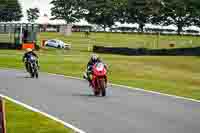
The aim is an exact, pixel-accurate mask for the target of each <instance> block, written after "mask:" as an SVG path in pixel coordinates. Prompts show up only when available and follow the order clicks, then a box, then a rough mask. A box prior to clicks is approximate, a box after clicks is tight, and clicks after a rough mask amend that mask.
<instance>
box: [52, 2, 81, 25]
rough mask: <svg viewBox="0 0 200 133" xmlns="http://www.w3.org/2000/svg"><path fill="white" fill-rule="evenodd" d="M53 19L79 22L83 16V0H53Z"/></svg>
mask: <svg viewBox="0 0 200 133" xmlns="http://www.w3.org/2000/svg"><path fill="white" fill-rule="evenodd" d="M51 4H52V5H53V7H52V8H51V15H52V16H53V18H52V19H63V20H65V21H66V22H67V23H73V22H78V21H79V20H80V19H81V18H83V13H84V10H83V9H82V0H52V2H51Z"/></svg>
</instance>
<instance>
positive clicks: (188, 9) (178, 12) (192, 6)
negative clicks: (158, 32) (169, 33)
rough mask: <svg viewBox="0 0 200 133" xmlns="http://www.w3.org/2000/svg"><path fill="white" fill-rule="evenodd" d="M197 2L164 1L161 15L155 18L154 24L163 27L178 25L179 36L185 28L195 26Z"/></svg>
mask: <svg viewBox="0 0 200 133" xmlns="http://www.w3.org/2000/svg"><path fill="white" fill-rule="evenodd" d="M196 4H197V1H195V0H163V5H162V7H161V9H160V11H159V14H157V15H156V16H154V17H153V19H152V22H153V23H155V24H162V25H176V26H177V27H178V31H177V32H178V34H180V33H181V31H182V29H183V27H187V26H191V25H194V24H195V23H194V20H196V17H197V16H198V10H199V9H198V8H196Z"/></svg>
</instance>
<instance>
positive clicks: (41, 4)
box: [19, 0, 51, 20]
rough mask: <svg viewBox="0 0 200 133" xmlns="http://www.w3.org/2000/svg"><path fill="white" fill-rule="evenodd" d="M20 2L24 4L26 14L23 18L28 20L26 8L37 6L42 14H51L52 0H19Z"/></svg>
mask: <svg viewBox="0 0 200 133" xmlns="http://www.w3.org/2000/svg"><path fill="white" fill-rule="evenodd" d="M19 2H20V3H21V5H22V9H23V14H24V16H25V17H24V18H23V20H26V10H27V9H28V8H35V7H37V8H39V9H40V15H41V16H43V15H44V14H45V13H46V14H47V15H48V16H50V15H51V12H50V8H51V5H50V4H49V3H50V2H51V0H19Z"/></svg>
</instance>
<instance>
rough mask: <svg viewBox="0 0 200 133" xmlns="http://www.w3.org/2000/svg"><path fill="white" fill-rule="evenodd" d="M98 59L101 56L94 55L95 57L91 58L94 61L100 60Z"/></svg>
mask: <svg viewBox="0 0 200 133" xmlns="http://www.w3.org/2000/svg"><path fill="white" fill-rule="evenodd" d="M98 59H99V56H98V55H96V54H93V55H92V56H91V60H92V61H96V60H98Z"/></svg>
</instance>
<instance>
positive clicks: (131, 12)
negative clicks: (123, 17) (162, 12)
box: [127, 0, 160, 32]
mask: <svg viewBox="0 0 200 133" xmlns="http://www.w3.org/2000/svg"><path fill="white" fill-rule="evenodd" d="M159 8H160V1H159V0H128V6H127V22H128V23H137V24H139V30H140V31H141V32H143V31H144V26H145V24H146V23H150V22H151V19H150V18H151V16H152V15H153V14H156V13H158V12H159Z"/></svg>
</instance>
